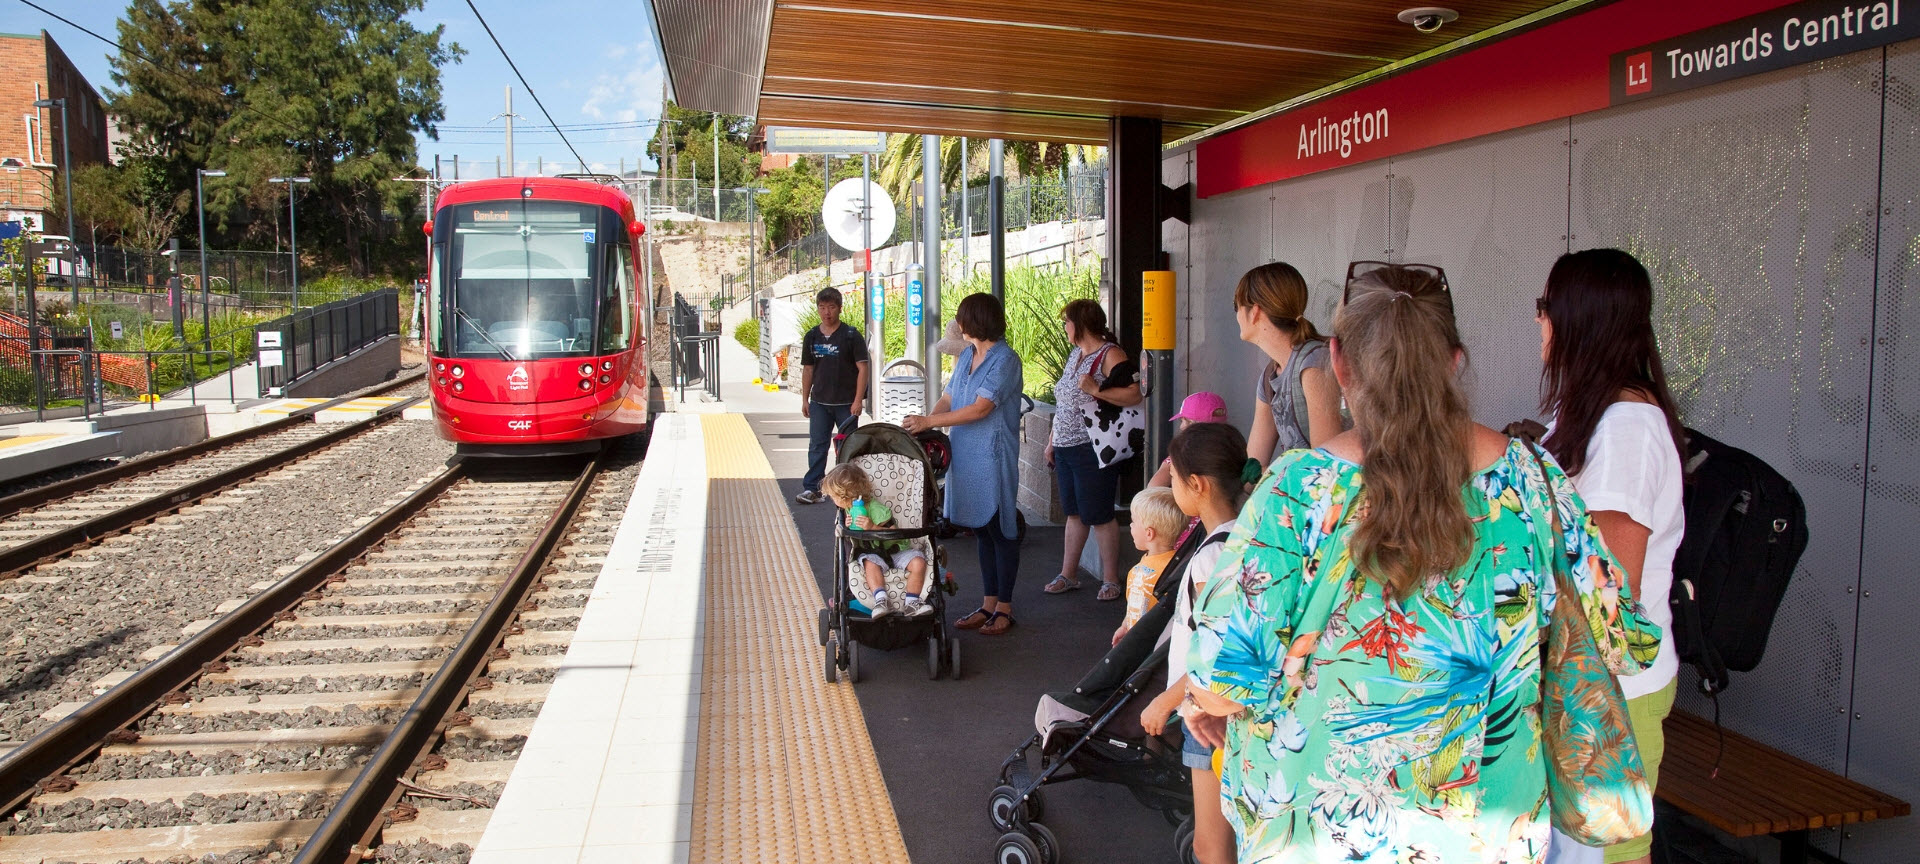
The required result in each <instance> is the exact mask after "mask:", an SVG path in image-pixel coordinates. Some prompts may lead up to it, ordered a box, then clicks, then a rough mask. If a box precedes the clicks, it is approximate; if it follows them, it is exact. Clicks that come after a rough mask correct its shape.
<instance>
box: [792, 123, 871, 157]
mask: <svg viewBox="0 0 1920 864" xmlns="http://www.w3.org/2000/svg"><path fill="white" fill-rule="evenodd" d="M767 152H768V153H827V154H831V155H835V156H838V155H840V154H843V153H885V152H887V133H885V132H856V131H853V130H849V129H802V128H799V127H795V126H769V127H767Z"/></svg>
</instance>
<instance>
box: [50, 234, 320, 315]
mask: <svg viewBox="0 0 1920 864" xmlns="http://www.w3.org/2000/svg"><path fill="white" fill-rule="evenodd" d="M73 247H74V255H75V257H76V258H77V259H78V262H77V263H75V262H74V261H69V260H64V259H62V260H49V262H48V266H49V268H50V272H49V273H48V275H47V277H46V284H45V285H43V286H41V288H42V290H44V291H48V292H53V291H56V290H71V288H72V287H73V286H74V285H75V284H76V283H77V284H78V286H79V288H80V290H81V292H82V293H83V294H84V295H87V296H89V297H92V295H91V294H89V293H88V292H89V291H90V290H91V291H93V292H97V291H99V290H101V289H119V290H121V291H129V292H141V291H164V290H166V286H167V279H168V277H170V276H172V275H174V274H175V273H176V272H177V273H179V275H180V277H181V280H182V283H183V285H184V287H185V289H186V291H187V292H188V293H191V294H193V295H195V296H198V295H199V294H200V287H201V286H200V253H199V252H198V251H195V250H191V249H181V250H180V251H179V252H177V253H175V254H171V255H170V254H168V253H166V252H162V251H149V250H145V249H126V248H122V247H119V246H107V245H103V244H98V243H75V244H73ZM176 259H177V260H176ZM207 289H208V293H209V294H212V295H214V296H215V297H216V298H217V297H219V296H220V295H231V296H233V297H235V298H244V304H243V305H248V306H281V307H286V306H287V305H289V302H290V300H291V299H292V294H293V256H292V255H291V254H290V253H287V252H265V251H255V250H248V249H227V250H219V249H209V250H207ZM216 305H219V304H218V301H216ZM229 305H232V304H229Z"/></svg>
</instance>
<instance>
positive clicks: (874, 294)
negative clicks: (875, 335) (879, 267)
mask: <svg viewBox="0 0 1920 864" xmlns="http://www.w3.org/2000/svg"><path fill="white" fill-rule="evenodd" d="M867 298H868V299H867V314H868V315H869V316H870V317H871V318H872V319H873V324H872V325H871V326H872V328H873V329H875V330H878V329H879V328H880V322H882V321H885V320H887V288H886V286H885V285H882V284H880V283H878V282H875V283H873V284H872V285H871V286H870V287H869V288H868V289H867Z"/></svg>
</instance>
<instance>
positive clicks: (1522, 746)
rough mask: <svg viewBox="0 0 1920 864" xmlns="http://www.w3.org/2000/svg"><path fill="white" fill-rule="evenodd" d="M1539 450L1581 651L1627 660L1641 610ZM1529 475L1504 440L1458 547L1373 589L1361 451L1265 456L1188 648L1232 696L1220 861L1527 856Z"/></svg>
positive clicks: (1532, 715)
mask: <svg viewBox="0 0 1920 864" xmlns="http://www.w3.org/2000/svg"><path fill="white" fill-rule="evenodd" d="M1548 465H1549V468H1548V474H1549V477H1550V479H1551V484H1552V487H1553V490H1554V493H1553V494H1554V497H1555V499H1557V502H1558V506H1559V507H1560V512H1561V517H1562V521H1563V522H1564V523H1565V525H1566V526H1567V530H1566V536H1565V539H1564V542H1565V544H1566V545H1565V548H1566V549H1568V550H1569V551H1570V552H1572V553H1575V554H1574V558H1575V562H1576V563H1574V564H1572V565H1571V569H1570V575H1571V577H1572V579H1573V582H1574V584H1576V585H1578V586H1580V589H1581V593H1582V598H1581V599H1582V601H1583V604H1584V606H1585V608H1586V609H1587V611H1588V619H1589V621H1590V622H1591V624H1592V627H1593V632H1594V635H1595V637H1596V638H1597V640H1598V642H1599V645H1600V648H1601V651H1602V653H1603V654H1605V655H1606V659H1607V663H1608V665H1609V666H1610V667H1612V668H1613V669H1614V670H1615V671H1616V672H1633V671H1638V670H1640V669H1644V668H1645V667H1646V666H1647V665H1649V664H1651V663H1652V662H1653V658H1654V656H1655V655H1656V654H1657V653H1658V651H1659V646H1660V629H1659V628H1658V627H1657V626H1654V625H1652V624H1650V623H1648V622H1647V620H1646V618H1645V616H1644V615H1642V614H1641V611H1640V609H1639V607H1638V605H1637V604H1635V603H1634V601H1633V599H1632V598H1631V597H1630V596H1629V594H1628V589H1627V585H1626V581H1625V579H1624V578H1623V571H1621V570H1620V568H1619V565H1618V563H1616V562H1615V561H1614V559H1613V556H1612V553H1610V552H1608V551H1607V550H1606V548H1605V547H1604V546H1603V545H1602V544H1601V540H1600V534H1599V531H1598V529H1596V528H1595V527H1594V525H1593V521H1592V520H1591V519H1589V518H1588V517H1587V513H1586V507H1585V505H1584V504H1582V503H1581V501H1580V499H1579V497H1578V495H1577V494H1576V493H1575V492H1574V489H1573V485H1572V483H1570V482H1569V481H1568V480H1567V478H1566V476H1565V475H1564V474H1563V473H1561V472H1560V469H1559V466H1557V465H1555V464H1553V463H1552V461H1551V457H1548ZM1539 473H1540V472H1539V470H1538V468H1536V467H1535V465H1534V462H1533V456H1532V454H1531V453H1529V452H1528V450H1527V448H1526V445H1524V444H1521V443H1520V442H1518V441H1516V442H1514V443H1513V444H1512V445H1511V446H1509V447H1508V449H1507V452H1506V454H1505V455H1504V456H1503V457H1502V458H1501V459H1500V460H1499V461H1498V462H1496V463H1495V464H1493V465H1492V466H1491V467H1488V468H1486V469H1484V470H1482V471H1479V472H1477V473H1476V474H1475V475H1474V476H1473V478H1472V479H1471V480H1469V481H1468V483H1467V486H1466V487H1465V488H1464V489H1463V490H1462V495H1463V496H1464V497H1465V500H1466V505H1467V514H1468V516H1469V517H1470V518H1471V519H1472V520H1473V527H1474V540H1473V551H1472V554H1471V555H1470V557H1469V558H1468V563H1467V564H1466V565H1465V566H1463V567H1461V568H1460V569H1459V570H1457V571H1455V572H1453V573H1450V574H1446V575H1445V576H1444V577H1441V578H1435V579H1432V580H1430V581H1429V582H1428V583H1427V584H1426V586H1425V587H1424V588H1423V589H1422V590H1421V591H1420V592H1419V593H1418V594H1417V595H1416V596H1414V597H1413V598H1411V599H1410V600H1408V601H1405V602H1389V601H1387V600H1386V599H1384V598H1383V596H1382V594H1381V590H1380V585H1379V583H1377V582H1374V581H1371V580H1368V579H1366V578H1365V577H1363V576H1361V575H1359V574H1358V573H1357V572H1356V571H1355V569H1354V566H1353V562H1352V560H1351V559H1350V558H1349V556H1348V553H1347V542H1346V541H1347V537H1348V536H1349V534H1350V533H1351V531H1352V528H1353V526H1354V525H1355V524H1356V523H1357V521H1358V518H1357V517H1358V515H1359V514H1360V513H1362V512H1364V509H1365V505H1364V503H1363V502H1361V501H1360V500H1359V496H1360V491H1361V488H1362V480H1363V472H1362V469H1361V467H1360V466H1359V465H1356V464H1354V463H1351V462H1348V461H1346V460H1343V459H1340V458H1338V457H1336V456H1333V455H1331V454H1329V453H1327V452H1325V451H1324V450H1296V451H1293V452H1290V453H1288V454H1286V455H1285V456H1283V457H1282V458H1280V459H1278V460H1276V461H1275V463H1274V466H1273V468H1272V470H1270V471H1269V472H1268V474H1267V476H1266V478H1265V479H1264V480H1263V481H1261V483H1260V486H1259V488H1258V489H1256V490H1255V492H1254V494H1253V497H1252V498H1251V499H1250V500H1249V501H1248V503H1247V505H1246V508H1245V509H1244V510H1243V511H1242V512H1241V515H1240V520H1239V527H1238V528H1236V529H1235V530H1234V532H1233V535H1232V537H1231V538H1229V539H1228V541H1227V548H1226V551H1225V552H1223V553H1222V554H1221V556H1220V561H1219V564H1218V565H1217V566H1216V568H1215V574H1214V578H1213V579H1212V580H1210V581H1209V582H1208V590H1207V595H1206V597H1205V598H1204V599H1203V601H1202V603H1201V606H1200V608H1199V609H1198V610H1196V613H1195V621H1196V624H1197V628H1196V630H1195V633H1194V637H1193V642H1192V643H1191V649H1190V651H1189V653H1188V661H1187V662H1188V670H1189V673H1190V676H1191V678H1192V679H1193V680H1194V681H1195V682H1196V683H1197V684H1198V685H1199V686H1202V687H1206V688H1208V689H1210V690H1211V691H1212V692H1214V693H1218V694H1220V695H1222V696H1225V697H1226V698H1229V699H1232V700H1233V701H1235V702H1238V703H1239V704H1241V705H1244V706H1246V709H1247V710H1245V711H1243V712H1241V714H1239V715H1238V716H1237V717H1235V718H1233V719H1232V720H1231V721H1230V722H1229V723H1228V724H1227V746H1226V753H1225V756H1224V761H1223V766H1222V771H1221V774H1222V776H1221V778H1220V780H1221V788H1220V791H1221V799H1222V806H1223V809H1224V810H1225V812H1226V816H1227V819H1228V820H1229V821H1230V822H1232V823H1233V825H1234V830H1235V833H1236V834H1237V835H1238V838H1239V846H1240V858H1239V860H1240V862H1241V864H1268V862H1288V864H1293V862H1298V864H1309V862H1322V861H1365V862H1380V864H1464V862H1473V864H1481V862H1538V861H1541V860H1543V859H1544V857H1545V855H1546V851H1547V838H1548V828H1549V826H1550V819H1549V814H1548V813H1547V804H1546V777H1547V769H1546V765H1545V762H1544V761H1543V759H1542V754H1541V746H1540V708H1539V701H1540V651H1539V645H1540V638H1541V634H1542V633H1543V632H1545V629H1546V625H1547V622H1548V620H1549V615H1550V614H1551V612H1552V608H1553V602H1554V594H1555V591H1554V580H1553V573H1552V571H1551V570H1550V569H1547V565H1546V564H1545V563H1543V562H1545V561H1546V557H1545V556H1546V555H1547V554H1552V553H1551V551H1545V552H1543V550H1550V549H1551V547H1550V546H1549V545H1548V544H1550V543H1551V542H1552V541H1551V535H1552V533H1553V531H1552V524H1553V523H1552V517H1551V515H1550V514H1549V512H1548V511H1547V509H1546V508H1547V506H1548V504H1547V502H1546V500H1545V499H1546V493H1545V486H1544V484H1542V483H1541V482H1540V480H1539ZM1528 476H1531V477H1533V478H1534V479H1533V480H1532V482H1527V481H1526V479H1525V478H1527V477H1528ZM1356 505H1357V506H1356Z"/></svg>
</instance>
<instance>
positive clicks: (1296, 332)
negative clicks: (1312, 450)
mask: <svg viewBox="0 0 1920 864" xmlns="http://www.w3.org/2000/svg"><path fill="white" fill-rule="evenodd" d="M1233 316H1234V320H1236V321H1238V322H1239V324H1240V340H1241V341H1242V342H1251V343H1253V344H1254V345H1255V346H1256V347H1258V348H1259V349H1260V352H1261V353H1263V354H1265V355H1267V363H1266V365H1265V366H1263V367H1261V370H1260V381H1259V384H1258V386H1256V387H1255V388H1254V402H1255V404H1254V406H1253V430H1252V433H1251V434H1249V435H1248V436H1247V455H1248V456H1250V457H1252V458H1253V459H1255V460H1257V461H1259V463H1260V467H1262V468H1265V467H1267V463H1269V462H1272V461H1273V457H1274V456H1276V455H1278V454H1280V453H1284V452H1286V451H1288V450H1298V449H1301V448H1305V447H1318V446H1320V445H1322V444H1325V443H1327V439H1329V438H1332V437H1333V436H1335V435H1337V434H1339V433H1340V430H1341V429H1342V428H1344V424H1345V421H1344V419H1343V418H1342V417H1341V416H1340V383H1339V382H1338V381H1336V380H1334V376H1333V373H1332V372H1331V371H1330V370H1329V369H1328V354H1327V339H1326V337H1324V336H1321V335H1320V331H1319V330H1316V329H1314V326H1313V322H1312V321H1309V320H1307V280H1306V279H1305V278H1304V277H1302V276H1301V275H1300V271H1298V270H1295V269H1294V268H1293V265H1292V264H1288V263H1286V262H1284V261H1275V262H1273V263H1271V264H1262V265H1260V266H1258V267H1255V268H1253V269H1252V270H1248V271H1247V273H1246V275H1245V276H1242V277H1240V284H1238V285H1235V286H1234V288H1233Z"/></svg>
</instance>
